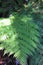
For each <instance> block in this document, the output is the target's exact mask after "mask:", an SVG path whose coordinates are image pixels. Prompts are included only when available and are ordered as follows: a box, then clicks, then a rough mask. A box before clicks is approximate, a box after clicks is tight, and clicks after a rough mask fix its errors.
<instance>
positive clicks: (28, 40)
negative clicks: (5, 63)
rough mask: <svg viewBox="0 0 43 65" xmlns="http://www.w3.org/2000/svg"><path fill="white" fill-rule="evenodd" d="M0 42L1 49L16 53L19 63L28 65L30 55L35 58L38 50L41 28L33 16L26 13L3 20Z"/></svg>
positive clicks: (0, 26)
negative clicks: (34, 55)
mask: <svg viewBox="0 0 43 65" xmlns="http://www.w3.org/2000/svg"><path fill="white" fill-rule="evenodd" d="M7 23H8V25H7ZM0 42H2V44H1V45H0V48H5V49H6V50H5V53H8V52H10V53H14V56H15V57H16V58H17V59H18V60H19V62H20V63H21V64H22V65H26V62H27V61H26V59H27V57H28V55H32V56H33V54H36V50H37V49H38V43H39V26H38V25H37V24H36V23H35V21H34V19H33V16H32V15H31V14H29V13H28V14H27V13H26V12H22V13H21V14H17V13H16V14H14V15H13V16H11V17H9V18H8V19H3V20H2V19H1V20H0Z"/></svg>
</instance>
